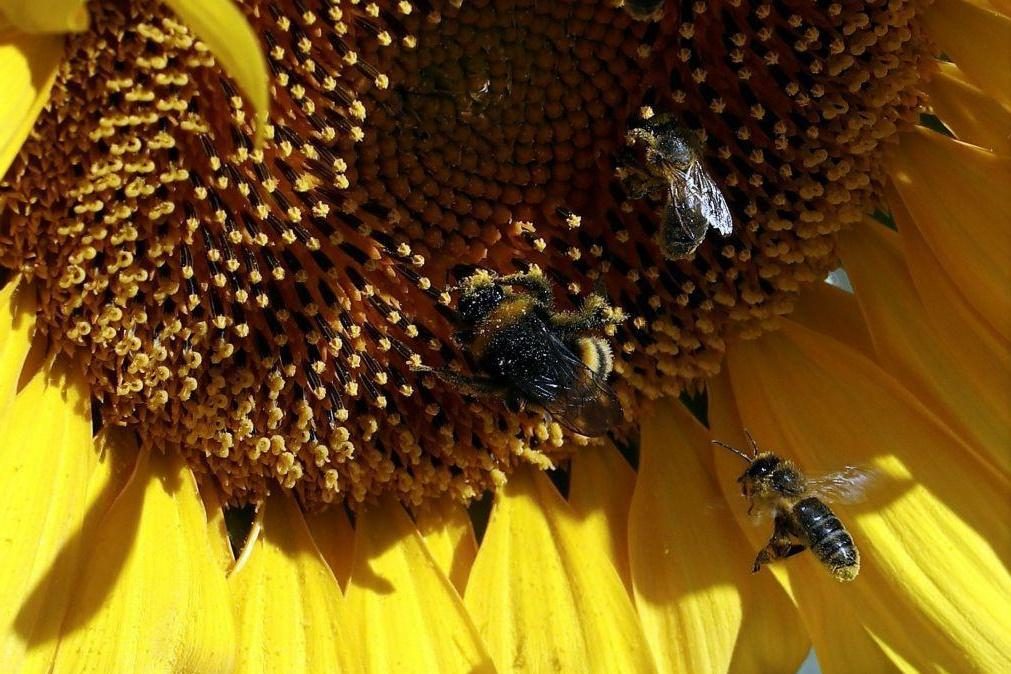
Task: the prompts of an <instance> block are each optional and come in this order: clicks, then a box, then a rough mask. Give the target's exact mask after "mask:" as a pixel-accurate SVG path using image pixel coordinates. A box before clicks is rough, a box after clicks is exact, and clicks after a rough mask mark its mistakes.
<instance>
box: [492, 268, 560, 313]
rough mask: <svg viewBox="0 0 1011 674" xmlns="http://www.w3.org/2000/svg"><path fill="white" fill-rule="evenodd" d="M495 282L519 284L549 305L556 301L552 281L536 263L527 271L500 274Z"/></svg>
mask: <svg viewBox="0 0 1011 674" xmlns="http://www.w3.org/2000/svg"><path fill="white" fill-rule="evenodd" d="M495 283H498V284H500V285H508V286H519V287H520V288H523V289H524V290H528V291H529V292H530V293H531V294H532V295H533V296H534V298H535V299H536V300H537V301H538V302H540V303H541V304H544V305H546V306H549V307H550V306H551V305H552V304H554V301H555V295H554V293H553V292H551V282H550V281H548V277H547V276H545V275H544V272H543V271H541V268H540V267H538V266H536V265H534V266H531V267H530V269H529V270H528V271H525V272H517V273H515V274H509V275H507V276H500V277H499V278H497V279H495Z"/></svg>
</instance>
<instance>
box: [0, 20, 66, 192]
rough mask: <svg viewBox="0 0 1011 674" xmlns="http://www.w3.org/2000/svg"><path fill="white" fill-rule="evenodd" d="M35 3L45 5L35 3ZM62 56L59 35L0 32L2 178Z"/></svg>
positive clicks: (0, 156)
mask: <svg viewBox="0 0 1011 674" xmlns="http://www.w3.org/2000/svg"><path fill="white" fill-rule="evenodd" d="M35 5H36V6H44V5H42V4H41V3H35ZM62 58H63V38H62V37H59V36H57V35H26V34H19V33H13V34H12V33H7V34H0V88H2V89H3V92H4V94H3V96H0V120H3V123H2V124H0V178H2V177H3V175H4V174H5V173H7V169H8V168H10V165H11V162H12V161H14V158H15V157H16V156H17V155H18V152H20V151H21V144H22V143H24V142H25V139H26V138H27V137H28V133H29V132H30V131H31V130H32V126H34V124H35V119H36V118H37V117H38V116H39V113H40V112H41V111H42V106H43V105H45V103H46V101H47V100H49V91H50V89H51V88H52V86H53V81H54V80H55V79H56V71H57V66H59V64H60V59H62Z"/></svg>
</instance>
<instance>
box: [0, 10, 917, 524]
mask: <svg viewBox="0 0 1011 674" xmlns="http://www.w3.org/2000/svg"><path fill="white" fill-rule="evenodd" d="M243 9H244V11H245V14H246V16H247V18H248V19H249V21H250V23H251V25H252V26H253V30H254V32H255V33H256V34H257V35H259V36H261V40H262V44H263V48H264V51H265V53H266V57H267V61H268V66H269V71H270V74H271V75H272V78H273V79H272V82H271V93H272V97H273V103H272V108H271V115H270V120H269V122H268V123H265V124H257V123H256V120H255V114H254V113H253V112H252V111H251V110H252V109H253V108H252V107H251V104H250V103H249V99H248V98H247V97H246V96H245V95H244V94H245V93H246V92H244V91H242V90H240V89H239V88H238V87H237V86H236V85H235V84H234V83H233V80H231V79H230V78H229V77H228V76H227V75H226V73H225V72H224V71H223V70H222V68H221V63H222V62H225V61H227V60H228V59H227V56H226V57H222V60H217V59H216V58H215V55H212V53H211V51H210V50H209V49H208V48H207V46H206V45H205V44H204V43H203V42H201V41H200V40H198V39H196V38H195V37H194V35H193V34H192V33H191V32H190V30H189V29H188V28H187V26H186V25H185V24H184V23H183V22H182V21H180V20H179V19H178V18H177V17H175V16H173V15H172V14H171V13H169V12H167V11H166V10H164V9H161V8H158V7H157V6H154V5H152V4H150V3H140V2H108V3H99V4H97V5H96V6H95V8H94V11H93V16H92V25H93V30H91V31H89V32H87V33H83V34H80V35H77V36H74V37H72V38H70V40H69V42H68V46H67V59H66V61H65V62H64V64H63V65H62V66H61V68H60V72H59V75H58V76H57V78H56V82H55V85H54V86H53V90H52V96H51V99H50V101H49V103H48V107H47V109H46V112H45V113H44V114H43V116H42V118H41V119H40V121H39V123H38V125H37V126H36V129H35V131H34V133H33V135H32V138H31V139H30V140H29V141H28V143H27V144H26V145H25V147H24V148H23V150H22V152H21V154H20V156H19V158H18V160H17V162H16V163H15V165H14V167H13V168H12V170H11V171H10V172H9V173H8V174H7V177H6V182H5V183H4V187H3V191H2V194H0V199H2V200H3V202H4V203H5V204H6V213H5V216H4V220H3V225H2V230H0V258H2V260H3V262H4V264H5V265H6V266H8V267H9V268H11V269H16V270H19V271H22V272H24V273H25V274H26V275H28V276H30V277H32V278H34V279H35V280H36V282H37V284H38V286H39V289H40V300H41V301H40V317H41V320H40V326H41V327H42V329H43V330H45V331H46V332H47V333H48V334H49V335H50V336H51V337H52V338H53V339H54V340H55V341H56V342H57V343H58V345H59V346H60V347H61V348H62V349H64V350H66V351H68V352H71V353H73V354H75V357H76V358H78V359H79V360H80V362H81V363H82V365H83V366H84V368H85V369H86V371H87V377H88V379H89V381H90V382H91V384H92V387H93V391H94V392H95V395H96V397H97V398H98V399H99V400H101V401H102V404H101V414H102V416H103V418H104V419H105V420H106V421H107V422H108V423H129V424H138V425H139V426H140V427H141V428H143V430H144V432H143V437H144V438H145V440H146V442H148V443H151V444H153V445H157V446H160V447H165V448H170V449H172V450H173V451H181V452H182V453H183V454H184V455H186V456H187V457H188V459H189V461H190V462H191V464H192V465H193V466H194V467H195V468H196V469H197V470H198V472H199V473H201V474H202V475H204V476H207V477H213V479H214V480H215V481H216V482H217V483H218V485H219V486H220V487H221V489H222V490H223V492H224V493H225V494H226V495H227V496H228V498H229V500H230V501H234V502H239V501H246V500H249V499H256V498H259V497H260V496H262V495H263V494H264V493H265V492H266V491H267V489H268V485H269V484H271V483H273V482H275V481H276V482H279V483H280V484H281V485H283V486H284V487H286V488H294V489H296V490H297V491H298V493H299V494H300V497H301V498H302V500H303V501H304V502H305V503H313V504H323V503H327V502H331V501H334V500H342V499H349V500H350V501H351V502H359V501H361V500H363V499H365V498H366V497H368V496H369V495H375V494H379V493H384V492H396V493H397V494H399V495H400V497H401V498H402V499H404V500H405V501H408V502H414V503H417V502H420V501H421V500H422V499H424V498H426V497H427V496H430V495H435V494H443V493H447V492H448V493H450V494H451V495H453V496H454V497H456V498H460V499H468V498H471V497H473V496H475V495H476V494H478V493H480V491H481V490H482V489H484V488H485V487H487V486H492V485H494V484H497V483H499V482H501V480H502V478H503V476H504V475H505V474H507V473H508V472H510V471H511V470H512V469H513V468H514V467H515V466H517V465H519V464H521V463H527V462H534V463H536V464H538V465H550V464H551V463H552V462H553V461H556V460H557V459H558V458H560V457H561V456H563V455H564V453H565V452H564V451H563V449H562V446H563V444H564V442H563V440H564V437H565V434H564V432H563V430H562V429H561V428H559V427H558V425H557V424H556V423H553V422H552V421H551V420H550V419H549V420H545V419H544V418H543V417H542V415H539V414H537V413H536V412H532V411H531V412H529V413H524V414H521V415H516V414H513V413H510V412H509V411H508V410H507V409H505V408H503V406H501V405H500V404H498V403H497V402H496V401H494V400H484V399H481V398H477V399H475V398H473V397H470V396H466V395H461V392H460V391H458V390H454V389H453V387H452V386H449V385H447V383H446V382H444V381H441V380H437V379H436V378H433V377H431V376H425V374H424V373H423V372H420V371H419V367H418V366H419V365H425V366H427V367H434V368H451V369H455V370H458V371H464V372H466V371H469V370H473V367H474V365H473V363H472V362H470V361H469V360H468V358H467V353H466V350H465V349H463V348H462V347H461V345H460V344H458V343H457V341H456V340H454V334H455V332H456V330H457V329H458V325H457V322H456V312H457V311H462V312H463V313H466V312H467V308H466V306H460V305H458V304H457V297H456V296H455V295H454V293H452V292H450V290H449V286H450V285H452V284H453V283H456V282H459V280H460V279H459V278H457V277H456V276H455V274H454V269H457V268H459V267H460V265H469V266H470V267H471V268H480V269H486V270H489V272H492V273H496V274H500V275H506V274H510V273H514V272H517V271H526V270H529V269H532V268H540V269H543V270H544V273H545V275H546V276H547V277H548V278H549V279H550V280H551V281H552V282H553V285H554V287H555V288H557V289H558V295H559V297H558V298H557V301H558V304H559V306H560V308H562V309H567V308H571V309H576V308H577V307H578V305H579V302H580V300H579V298H580V297H584V296H586V295H587V291H588V290H590V289H591V288H594V287H596V286H600V287H601V288H603V292H604V295H605V296H606V298H607V300H608V301H609V302H610V303H612V304H614V305H615V306H618V307H620V308H621V311H622V312H623V314H624V315H627V316H628V318H629V320H627V321H624V322H622V323H620V324H618V325H616V326H614V327H613V335H612V337H611V340H612V344H613V350H614V371H615V374H616V376H615V378H614V381H613V382H612V384H613V386H614V387H615V389H616V390H617V392H618V395H619V396H620V397H621V399H622V402H623V405H624V407H625V409H626V411H627V412H628V414H629V415H630V418H634V417H635V415H636V414H637V413H638V410H639V409H640V405H641V403H642V402H643V401H645V400H648V399H651V398H655V397H657V396H660V395H664V394H677V393H679V392H680V391H682V390H684V389H686V388H689V389H695V388H697V387H698V386H699V385H700V383H701V382H702V381H704V379H705V378H706V377H709V376H711V375H712V374H714V373H715V372H717V371H718V369H719V366H720V361H721V358H722V355H723V353H724V351H725V349H726V346H727V343H728V341H731V340H735V339H740V338H742V337H753V336H755V335H757V334H760V333H761V332H762V331H764V330H766V329H769V328H771V327H773V326H775V325H776V323H777V321H778V318H779V316H781V315H783V314H785V313H787V312H789V311H790V309H791V307H792V305H793V302H794V297H795V295H796V293H797V291H798V290H799V288H800V287H801V286H802V285H803V284H805V283H808V282H811V281H814V280H816V279H820V278H821V277H823V276H824V274H825V272H826V271H828V270H829V269H831V268H832V267H834V266H836V264H837V261H836V257H835V254H834V249H833V243H832V235H833V233H834V232H835V231H836V230H837V229H838V228H839V227H840V226H843V225H845V224H847V223H849V222H852V221H855V220H856V219H857V218H859V217H860V214H861V213H862V212H864V211H865V210H867V209H869V208H871V207H873V205H874V203H875V195H876V193H877V191H878V188H879V183H880V177H881V167H880V157H881V151H882V147H883V146H884V144H886V143H887V142H889V140H890V139H891V137H892V136H893V135H894V134H895V132H896V131H897V129H899V128H901V127H903V126H905V125H908V124H909V123H911V122H912V121H913V120H914V119H915V116H916V114H917V113H916V110H917V108H918V107H919V106H920V104H921V103H922V95H921V93H920V90H919V82H920V78H921V72H922V71H924V70H925V69H926V66H924V65H922V63H923V57H924V54H925V53H927V52H926V50H927V43H926V41H925V40H923V39H922V35H921V29H920V24H919V20H918V18H917V12H918V3H916V2H905V3H883V2H882V3H869V4H867V5H866V6H865V7H860V8H857V7H849V6H846V5H842V4H833V5H829V6H826V7H821V6H819V7H807V8H797V9H795V10H793V11H792V12H791V13H787V14H782V13H780V12H774V11H773V8H772V6H771V5H768V4H755V3H751V2H744V1H742V2H729V3H719V4H706V3H696V4H694V5H680V6H676V7H675V6H673V5H669V4H668V5H660V4H658V3H629V4H628V6H627V7H626V8H624V9H623V8H621V7H614V6H612V5H611V4H608V3H598V2H591V1H589V0H587V1H581V2H571V3H536V2H528V3H524V2H518V3H515V4H514V5H509V6H508V7H507V6H501V5H499V4H496V3H483V2H465V3H462V4H461V3H435V4H433V5H431V6H429V5H424V6H420V5H419V6H414V5H412V4H410V3H408V2H400V3H391V4H389V5H383V4H377V3H369V4H361V3H351V4H350V5H345V4H344V3H337V2H328V3H323V4H322V5H321V6H320V7H316V8H314V9H309V8H307V7H305V6H304V5H303V4H302V3H299V2H294V1H292V2H287V1H284V2H269V3H265V2H248V3H245V4H243ZM654 10H655V12H654ZM643 13H649V14H650V16H651V17H653V18H656V19H657V20H656V21H652V22H641V21H637V20H635V18H642V17H641V16H640V14H643ZM633 17H635V18H633ZM254 103H255V102H254ZM644 110H652V111H654V112H655V114H656V115H657V117H656V118H655V119H657V120H669V121H670V122H671V123H672V124H674V123H676V124H677V125H678V126H679V127H683V128H684V130H685V134H684V138H691V139H692V140H691V144H692V145H694V144H695V140H694V139H695V138H697V139H698V144H697V148H694V147H693V148H692V150H691V152H697V153H698V155H699V157H700V161H703V162H704V163H705V165H706V167H707V170H708V171H709V173H711V175H712V177H713V180H714V181H715V182H716V183H717V184H718V185H719V186H720V189H721V191H722V194H723V195H724V196H725V198H726V201H727V202H728V204H729V207H730V209H731V212H732V213H733V220H734V222H735V228H734V231H733V233H732V235H731V236H729V237H727V238H725V239H724V238H722V237H719V236H710V237H709V239H708V240H706V241H705V242H704V243H702V245H701V246H700V247H698V249H697V250H696V251H694V253H691V250H689V249H684V250H682V251H681V253H679V254H678V255H676V256H673V257H684V259H668V257H670V256H668V255H665V254H664V252H663V250H664V248H662V246H663V244H664V241H666V240H667V239H669V238H670V237H669V236H666V237H665V236H660V234H662V231H661V230H662V229H663V227H662V224H661V221H662V220H663V219H664V212H663V211H664V209H663V208H659V207H658V202H657V200H656V199H655V198H642V197H643V196H644V195H647V196H650V197H652V194H653V193H654V192H655V191H656V190H654V189H646V186H647V183H648V185H652V186H654V187H655V184H654V183H657V178H656V176H655V175H648V176H647V175H646V174H647V173H648V171H643V170H640V171H639V173H640V174H641V175H640V176H639V177H640V178H641V180H639V181H638V183H641V184H638V183H636V181H633V180H630V173H629V170H627V169H622V165H623V161H624V159H623V158H624V157H627V155H626V154H625V153H627V152H628V151H629V150H633V151H636V148H638V146H639V145H642V143H643V142H644V141H645V137H644V136H643V133H645V130H646V129H647V128H648V127H649V125H650V122H649V121H648V120H647V121H643V120H642V118H643V117H644V114H643V111H644ZM654 125H655V123H654ZM260 131H262V133H263V134H264V137H265V142H264V143H263V144H262V145H261V144H259V143H258V142H257V133H259V132H260ZM676 138H681V136H676ZM679 142H681V143H682V144H684V143H686V142H688V141H686V140H685V141H679ZM54 147H57V148H58V151H53V148H54ZM679 148H680V149H681V150H684V151H685V152H688V151H689V150H688V148H687V146H685V147H683V148H681V147H680V146H678V147H666V146H664V147H647V148H645V150H642V148H639V149H638V151H640V152H644V153H645V154H646V155H650V154H651V153H653V154H657V153H660V154H664V155H665V156H667V155H668V154H670V153H671V152H674V153H675V154H676V151H678V150H679ZM643 161H644V162H645V163H646V164H649V163H651V162H650V161H649V156H647V157H645V158H644V160H643ZM639 163H643V162H639ZM653 163H655V162H653ZM651 181H652V182H651ZM633 183H636V184H633ZM661 205H662V204H661ZM704 229H705V228H703V230H704ZM666 231H668V232H669V230H666ZM668 243H669V242H668ZM671 247H672V246H670V245H668V246H667V247H666V249H667V250H668V252H669V249H671ZM480 278H483V277H479V278H475V277H472V278H471V279H469V280H468V281H466V282H465V283H471V284H474V283H477V282H478V281H479V280H480ZM488 287H489V288H492V287H494V286H488ZM491 292H495V291H494V290H492V291H491ZM475 298H476V295H473V294H471V295H470V300H474V299H475Z"/></svg>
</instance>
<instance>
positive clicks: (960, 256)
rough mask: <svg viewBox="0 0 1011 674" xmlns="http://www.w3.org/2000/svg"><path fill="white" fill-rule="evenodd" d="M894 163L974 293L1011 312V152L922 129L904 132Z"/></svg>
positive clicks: (977, 301) (931, 233)
mask: <svg viewBox="0 0 1011 674" xmlns="http://www.w3.org/2000/svg"><path fill="white" fill-rule="evenodd" d="M1009 44H1011V43H1009ZM1009 51H1011V50H1009ZM890 168H891V170H890V176H891V179H892V183H893V185H894V186H895V189H896V191H897V192H898V194H899V197H900V198H901V199H902V203H903V205H904V206H905V207H906V209H907V211H908V213H909V215H910V216H911V217H912V224H914V225H915V227H916V228H917V229H918V230H919V231H920V233H921V234H922V235H923V238H924V239H926V241H927V243H928V244H930V248H931V250H933V252H934V255H935V256H936V257H937V259H938V261H939V262H940V263H941V264H942V266H943V267H944V269H945V270H946V271H947V273H948V275H949V276H950V277H951V279H952V280H953V281H954V282H955V284H956V285H957V286H958V287H959V288H960V289H961V290H962V292H963V293H964V295H965V297H966V299H967V300H968V301H969V302H970V303H971V304H972V306H974V307H975V308H976V310H977V311H979V312H980V313H981V314H982V315H984V316H995V317H996V316H999V317H1006V316H1011V293H1009V292H1008V288H1011V265H1009V264H1008V260H1011V227H1007V226H1005V225H1006V214H1008V213H1011V189H1009V186H1011V157H998V156H997V155H995V154H993V153H992V152H988V151H986V150H982V149H980V148H978V147H975V146H973V145H967V144H965V143H961V142H959V141H956V140H952V139H951V138H948V137H946V136H942V135H941V134H939V133H934V132H932V131H926V130H921V131H918V132H914V133H908V134H905V135H903V136H902V139H901V141H900V143H899V148H898V151H897V152H895V155H894V157H893V160H892V162H891V167H890Z"/></svg>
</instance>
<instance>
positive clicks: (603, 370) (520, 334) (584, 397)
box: [416, 267, 622, 437]
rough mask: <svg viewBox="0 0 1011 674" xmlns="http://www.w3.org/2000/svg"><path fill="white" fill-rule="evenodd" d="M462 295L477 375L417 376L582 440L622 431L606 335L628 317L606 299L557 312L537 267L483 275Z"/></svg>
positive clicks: (465, 340)
mask: <svg viewBox="0 0 1011 674" xmlns="http://www.w3.org/2000/svg"><path fill="white" fill-rule="evenodd" d="M459 290H460V298H459V302H458V306H457V313H458V316H459V322H460V328H461V329H460V331H459V332H458V334H457V340H458V341H459V342H460V343H461V344H463V345H464V346H465V347H466V348H467V350H468V351H469V353H470V355H471V356H472V357H473V359H474V362H475V364H476V366H477V369H478V372H477V373H475V374H473V375H463V374H460V373H457V372H453V371H451V370H447V369H438V370H433V369H431V368H427V367H423V366H421V367H417V368H416V369H417V370H420V371H427V372H432V373H433V374H435V375H436V376H438V377H439V378H441V379H442V380H444V381H446V382H449V383H450V384H453V385H454V386H457V387H458V388H459V389H460V390H461V391H462V392H464V393H466V394H470V395H476V396H495V397H500V398H502V399H503V400H504V401H505V404H506V406H507V407H508V408H509V409H510V410H512V411H514V412H518V411H521V410H522V409H524V407H526V406H527V405H532V406H535V407H537V408H540V409H542V410H544V411H546V412H547V413H548V414H550V415H551V417H552V418H553V419H554V420H556V421H558V422H559V423H560V424H562V425H563V426H565V427H567V428H569V429H570V430H573V431H575V432H576V433H579V434H581V435H585V436H591V437H592V436H597V435H603V434H604V433H606V432H607V431H608V430H610V429H611V428H612V427H613V426H614V425H615V424H616V423H618V421H619V420H620V418H621V405H620V404H619V402H618V399H617V397H616V396H615V394H614V392H613V391H612V390H611V389H610V387H609V386H608V385H607V377H608V375H609V374H610V373H611V366H612V365H613V362H614V361H613V358H612V354H611V348H610V345H609V344H608V343H607V341H605V340H604V339H603V338H602V337H601V336H600V335H599V333H600V332H601V331H602V330H603V329H604V328H605V327H606V326H608V325H611V324H614V323H617V322H619V321H620V320H621V319H622V315H621V311H620V310H617V309H615V308H613V307H611V305H610V304H608V302H607V300H606V299H605V298H604V296H603V295H602V294H599V293H596V292H595V293H592V294H590V295H589V296H588V297H587V298H586V299H585V301H584V302H583V306H582V308H581V309H580V310H579V311H571V312H570V311H565V312H559V311H556V310H555V308H554V295H553V292H552V290H551V285H550V283H549V282H548V279H547V278H546V277H545V276H544V274H543V273H542V272H541V270H540V269H539V268H537V267H531V269H530V270H529V271H527V272H523V273H517V274H511V275H509V276H502V277H496V276H494V275H493V274H491V273H489V272H487V271H484V270H479V271H477V272H475V273H474V274H472V275H470V276H468V277H467V278H466V279H464V281H463V283H461V284H460V286H459Z"/></svg>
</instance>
